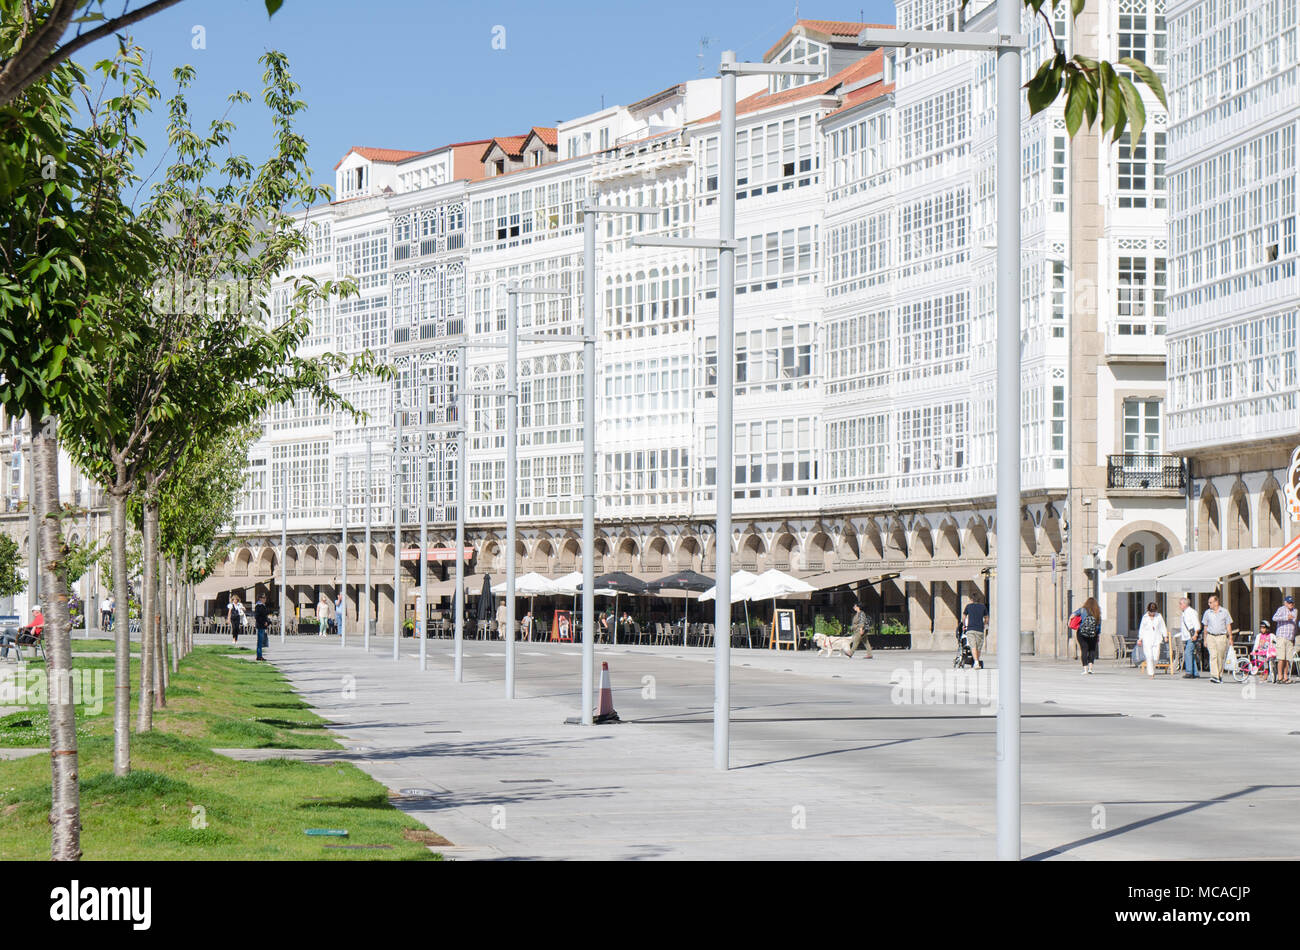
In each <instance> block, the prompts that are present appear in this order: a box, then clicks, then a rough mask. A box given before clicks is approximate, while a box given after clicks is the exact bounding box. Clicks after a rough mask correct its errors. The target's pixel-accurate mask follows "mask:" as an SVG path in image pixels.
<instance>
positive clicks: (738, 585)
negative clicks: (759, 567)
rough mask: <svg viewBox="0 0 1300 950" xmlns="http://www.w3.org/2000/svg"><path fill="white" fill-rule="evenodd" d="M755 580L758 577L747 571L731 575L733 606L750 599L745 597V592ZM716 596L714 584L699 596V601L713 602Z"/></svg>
mask: <svg viewBox="0 0 1300 950" xmlns="http://www.w3.org/2000/svg"><path fill="white" fill-rule="evenodd" d="M756 580H758V575H757V574H753V573H751V572H749V571H736V573H734V574H732V575H731V602H732V603H733V604H738V603H740V602H741V601H742V600H750V599H751V598H750V597H749V596H747V595H746V593H745V590H746V588H747V587H749V585H750V584H752V583H753V582H754V581H756ZM717 596H718V588H717V585H716V584H715V585H714V586H713V587H710V588H709V589H708V590H706V591H705V592H704V593H702V594H700V600H713V599H714V598H715V597H717Z"/></svg>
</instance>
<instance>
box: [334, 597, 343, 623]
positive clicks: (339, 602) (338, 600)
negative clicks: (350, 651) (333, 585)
mask: <svg viewBox="0 0 1300 950" xmlns="http://www.w3.org/2000/svg"><path fill="white" fill-rule="evenodd" d="M342 629H343V591H339V592H338V595H337V596H336V597H335V598H334V632H335V633H336V634H338V633H339V631H340V630H342Z"/></svg>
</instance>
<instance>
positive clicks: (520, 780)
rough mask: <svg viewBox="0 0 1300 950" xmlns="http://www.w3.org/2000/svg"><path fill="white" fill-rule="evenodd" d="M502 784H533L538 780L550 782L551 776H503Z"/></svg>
mask: <svg viewBox="0 0 1300 950" xmlns="http://www.w3.org/2000/svg"><path fill="white" fill-rule="evenodd" d="M500 781H501V784H502V785H531V784H534V783H538V782H549V781H551V780H550V779H549V778H503V779H501V780H500Z"/></svg>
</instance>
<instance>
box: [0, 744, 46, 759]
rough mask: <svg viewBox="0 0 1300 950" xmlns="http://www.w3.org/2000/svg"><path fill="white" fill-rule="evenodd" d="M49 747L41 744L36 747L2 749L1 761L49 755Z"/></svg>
mask: <svg viewBox="0 0 1300 950" xmlns="http://www.w3.org/2000/svg"><path fill="white" fill-rule="evenodd" d="M49 754H50V750H49V749H43V748H40V747H39V746H37V747H35V748H23V749H0V762H13V761H16V760H18V759H30V758H31V757H32V756H34V755H49Z"/></svg>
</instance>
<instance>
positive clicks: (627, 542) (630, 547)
mask: <svg viewBox="0 0 1300 950" xmlns="http://www.w3.org/2000/svg"><path fill="white" fill-rule="evenodd" d="M639 554H640V547H639V545H637V543H636V539H635V538H633V537H629V536H624V537H623V538H621V539H620V540H619V542H618V546H617V547H616V548H615V557H614V570H616V571H635V570H636V567H637V556H638V555H639Z"/></svg>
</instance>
